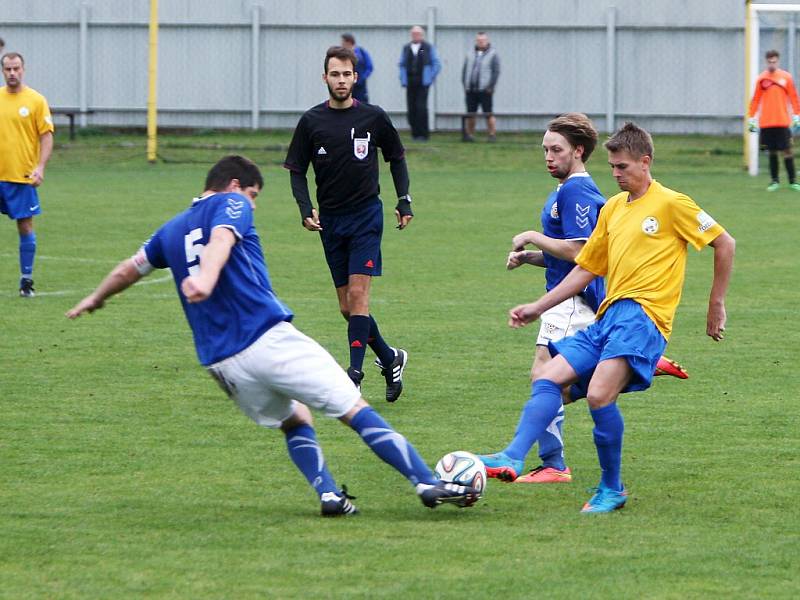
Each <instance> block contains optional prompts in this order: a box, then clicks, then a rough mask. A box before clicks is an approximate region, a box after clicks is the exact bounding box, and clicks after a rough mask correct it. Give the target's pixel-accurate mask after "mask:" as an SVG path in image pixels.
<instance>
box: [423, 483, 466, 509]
mask: <svg viewBox="0 0 800 600" xmlns="http://www.w3.org/2000/svg"><path fill="white" fill-rule="evenodd" d="M417 494H418V495H419V499H420V500H422V503H423V504H424V505H425V506H427V507H428V508H436V507H437V506H439V505H440V504H455V505H456V506H460V507H461V508H465V507H467V506H472V505H473V504H475V503H476V502H477V501H478V499H479V498H480V497H481V493H480V491H478V490H476V489H475V488H473V487H469V486H467V485H458V484H457V483H450V482H448V481H437V482H436V483H435V484H433V485H430V484H425V483H420V484H417Z"/></svg>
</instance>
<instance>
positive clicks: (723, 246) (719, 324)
mask: <svg viewBox="0 0 800 600" xmlns="http://www.w3.org/2000/svg"><path fill="white" fill-rule="evenodd" d="M709 245H710V246H711V247H712V248H714V280H713V282H712V284H711V294H710V296H709V299H708V316H707V320H706V335H708V336H709V337H711V338H712V339H713V340H715V341H717V342H718V341H720V340H722V338H723V337H724V332H725V321H726V319H727V314H726V312H725V294H726V293H727V292H728V284H729V283H730V280H731V273H732V272H733V256H734V254H735V253H736V240H734V239H733V237H732V236H731V235H730V234H729V233H728V232H727V231H723V232H722V233H721V234H719V235H718V236H717V237H716V238H714V240H713V241H712V242H711V243H710V244H709Z"/></svg>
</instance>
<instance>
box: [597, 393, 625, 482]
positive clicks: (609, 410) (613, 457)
mask: <svg viewBox="0 0 800 600" xmlns="http://www.w3.org/2000/svg"><path fill="white" fill-rule="evenodd" d="M589 414H591V415H592V419H594V432H593V433H594V445H595V446H597V458H598V460H599V461H600V469H602V476H601V479H600V483H602V484H603V486H605V487H607V488H611V489H612V490H616V491H622V479H621V477H620V470H621V468H622V436H623V434H624V432H625V421H624V420H623V418H622V413H621V412H619V407H618V406H617V404H616V402H615V403H613V404H609V405H608V406H604V407H603V408H598V409H597V410H589Z"/></svg>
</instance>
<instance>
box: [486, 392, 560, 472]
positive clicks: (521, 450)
mask: <svg viewBox="0 0 800 600" xmlns="http://www.w3.org/2000/svg"><path fill="white" fill-rule="evenodd" d="M561 408H562V404H561V386H559V385H558V384H556V383H554V382H553V381H550V380H549V379H537V380H536V381H534V382H533V385H532V386H531V397H530V400H528V402H527V403H526V404H525V407H524V408H523V409H522V414H521V415H520V418H519V424H518V425H517V430H516V431H515V432H514V439H513V440H511V443H510V444H509V445H508V446H507V447H506V449H505V450H503V451H502V452H496V453H494V454H483V455H480V459H481V460H482V461H483V464H484V465H485V466H486V475H487V476H489V477H496V478H498V479H502V480H503V481H514V480H515V479H516V478H517V477H519V476H520V475H522V470H523V467H524V464H525V457H526V456H527V455H528V452H529V451H530V449H531V447H532V446H533V444H534V443H535V442H536V440H537V439H539V438H540V437H541V436H542V434H543V433H544V431H545V429H546V428H547V426H548V425H549V424H550V423H551V422H552V421H553V419H554V418H555V417H556V416H557V415H558V411H559V410H560V409H561Z"/></svg>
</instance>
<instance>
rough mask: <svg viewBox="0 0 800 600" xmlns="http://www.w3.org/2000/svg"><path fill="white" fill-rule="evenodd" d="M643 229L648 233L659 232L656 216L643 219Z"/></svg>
mask: <svg viewBox="0 0 800 600" xmlns="http://www.w3.org/2000/svg"><path fill="white" fill-rule="evenodd" d="M642 231H644V232H645V233H646V234H647V235H655V234H656V233H658V219H656V218H655V217H646V218H645V220H644V221H642Z"/></svg>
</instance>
